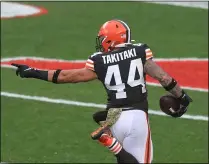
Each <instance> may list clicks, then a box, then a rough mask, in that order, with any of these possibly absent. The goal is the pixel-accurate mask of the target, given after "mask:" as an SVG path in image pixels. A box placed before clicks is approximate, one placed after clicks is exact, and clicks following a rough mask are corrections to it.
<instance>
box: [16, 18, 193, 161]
mask: <svg viewBox="0 0 209 164" xmlns="http://www.w3.org/2000/svg"><path fill="white" fill-rule="evenodd" d="M96 44H97V45H96V50H97V52H96V53H94V54H92V55H90V56H89V58H88V60H87V62H86V66H85V68H82V69H72V70H61V69H58V70H49V71H46V70H38V69H34V68H31V67H29V66H27V65H19V64H15V63H13V64H12V65H13V66H16V67H17V70H16V74H17V75H20V77H22V78H36V79H40V80H45V81H49V82H53V83H55V84H56V83H78V82H88V81H91V80H94V79H98V80H100V81H101V83H102V84H103V86H104V88H105V90H106V92H107V95H108V99H107V109H106V113H104V114H103V116H102V117H100V118H99V117H98V116H99V114H101V113H96V115H94V116H95V118H96V119H99V121H105V117H106V116H107V114H108V112H109V111H115V109H116V110H118V111H120V114H119V115H118V118H117V119H115V122H114V123H113V124H112V125H111V126H109V125H107V126H103V127H102V128H100V129H99V130H97V131H95V132H94V133H93V136H94V135H95V134H96V136H97V137H98V138H97V139H98V140H99V142H101V143H102V144H103V145H105V146H106V147H108V148H109V149H110V150H111V151H112V152H113V153H114V154H115V156H116V158H117V161H118V163H151V161H152V159H153V147H152V139H151V131H150V126H149V119H148V101H147V88H146V79H145V75H146V74H148V75H150V76H151V77H153V78H154V79H157V80H158V81H159V82H160V84H161V85H162V86H163V87H164V88H165V90H166V91H169V92H170V93H171V94H172V95H173V96H175V97H176V98H178V99H179V101H180V102H181V106H180V108H179V110H177V111H176V112H174V113H172V116H173V117H181V116H182V115H183V114H184V113H185V112H186V111H187V108H188V106H189V104H190V102H191V101H192V100H191V98H190V97H189V96H188V95H187V94H186V93H185V92H184V90H182V89H181V88H180V86H179V85H178V83H177V81H176V80H175V79H174V78H172V77H171V76H170V75H169V74H167V73H166V72H165V71H164V70H163V69H162V68H161V67H159V66H158V65H157V64H156V63H155V62H154V61H153V60H152V59H153V53H152V50H151V49H150V47H149V46H148V45H147V44H142V43H138V44H132V43H131V30H130V28H129V26H128V25H127V24H126V23H125V22H123V21H121V20H110V21H107V22H106V23H104V24H103V25H102V27H101V28H100V30H99V33H98V36H97V38H96ZM104 127H105V128H104ZM106 128H109V129H110V130H111V134H112V136H111V135H110V134H109V133H108V132H107V131H108V129H106ZM101 129H102V130H101ZM97 132H98V133H99V134H100V135H97ZM100 132H102V133H100Z"/></svg>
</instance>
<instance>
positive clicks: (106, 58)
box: [102, 48, 136, 64]
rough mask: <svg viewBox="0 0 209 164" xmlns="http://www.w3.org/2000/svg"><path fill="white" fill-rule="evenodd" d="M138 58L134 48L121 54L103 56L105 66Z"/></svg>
mask: <svg viewBox="0 0 209 164" xmlns="http://www.w3.org/2000/svg"><path fill="white" fill-rule="evenodd" d="M135 56H136V49H135V48H132V49H130V50H126V51H123V52H120V53H114V54H110V55H105V56H102V58H103V61H104V64H109V63H115V62H119V61H121V60H125V59H129V58H132V57H135Z"/></svg>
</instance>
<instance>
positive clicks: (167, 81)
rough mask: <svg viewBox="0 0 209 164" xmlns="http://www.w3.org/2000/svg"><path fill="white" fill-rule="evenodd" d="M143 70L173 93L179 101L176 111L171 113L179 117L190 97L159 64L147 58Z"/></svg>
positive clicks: (185, 108)
mask: <svg viewBox="0 0 209 164" xmlns="http://www.w3.org/2000/svg"><path fill="white" fill-rule="evenodd" d="M144 71H145V73H147V74H148V75H150V76H151V77H153V78H154V79H156V80H158V81H159V82H160V84H161V85H162V86H163V87H164V88H165V90H166V91H168V92H170V93H171V94H172V95H174V96H175V97H176V98H177V99H178V100H179V101H180V103H181V107H180V109H179V111H178V112H176V113H174V114H172V116H173V117H181V116H182V115H183V114H184V113H185V112H186V111H187V107H188V106H189V104H190V102H192V99H191V98H190V97H189V96H188V95H187V93H185V91H184V90H183V89H181V87H180V86H179V85H178V83H177V81H176V80H175V79H174V78H173V77H171V76H170V75H169V74H168V73H166V72H165V71H164V70H163V69H162V68H161V67H160V66H159V65H157V64H156V63H155V62H154V61H153V60H152V59H148V60H146V62H145V65H144Z"/></svg>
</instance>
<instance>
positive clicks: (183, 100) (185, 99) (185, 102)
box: [171, 91, 193, 117]
mask: <svg viewBox="0 0 209 164" xmlns="http://www.w3.org/2000/svg"><path fill="white" fill-rule="evenodd" d="M178 100H179V101H180V108H179V110H177V111H176V112H174V113H172V114H171V116H172V117H181V116H182V115H183V114H184V113H186V111H187V109H188V106H189V104H190V102H192V101H193V100H192V99H191V98H190V97H189V96H188V95H187V94H186V93H185V92H184V91H183V94H182V96H181V97H179V98H178Z"/></svg>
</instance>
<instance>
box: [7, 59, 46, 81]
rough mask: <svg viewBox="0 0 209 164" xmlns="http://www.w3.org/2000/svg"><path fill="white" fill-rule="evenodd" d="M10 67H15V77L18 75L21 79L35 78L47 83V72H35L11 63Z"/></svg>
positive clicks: (27, 67)
mask: <svg viewBox="0 0 209 164" xmlns="http://www.w3.org/2000/svg"><path fill="white" fill-rule="evenodd" d="M11 65H13V66H15V67H17V70H16V75H17V76H18V75H20V77H22V78H36V79H40V80H45V81H48V71H43V70H37V69H34V68H31V67H29V66H27V65H23V64H15V63H12V64H11Z"/></svg>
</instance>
